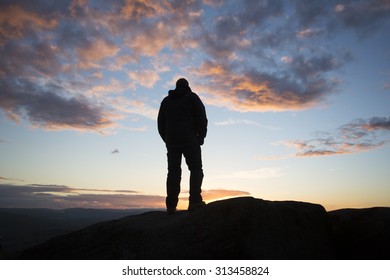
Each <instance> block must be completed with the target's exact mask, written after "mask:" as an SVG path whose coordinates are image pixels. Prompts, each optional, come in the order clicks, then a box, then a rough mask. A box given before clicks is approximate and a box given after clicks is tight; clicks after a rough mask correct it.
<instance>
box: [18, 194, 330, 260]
mask: <svg viewBox="0 0 390 280" xmlns="http://www.w3.org/2000/svg"><path fill="white" fill-rule="evenodd" d="M333 257H334V251H333V246H332V232H331V225H330V223H329V219H328V214H327V212H326V211H325V209H324V208H323V207H322V206H321V205H316V204H310V203H303V202H293V201H283V202H272V201H265V200H261V199H255V198H252V197H241V198H234V199H229V200H223V201H217V202H213V203H210V204H208V205H206V206H205V207H203V208H201V209H199V210H197V211H196V212H194V213H188V212H187V211H179V212H178V213H176V214H175V215H170V216H168V215H167V214H166V213H165V212H161V211H155V212H148V213H144V214H141V215H136V216H130V217H126V218H123V219H119V220H115V221H109V222H104V223H99V224H96V225H93V226H90V227H88V228H85V229H82V230H79V231H76V232H73V233H70V234H67V235H64V236H60V237H57V238H54V239H52V240H50V241H48V242H45V243H43V244H41V245H39V246H35V247H33V248H30V249H27V250H26V251H25V252H24V253H23V254H22V255H21V256H20V259H76V260H77V259H330V258H333Z"/></svg>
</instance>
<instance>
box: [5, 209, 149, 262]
mask: <svg viewBox="0 0 390 280" xmlns="http://www.w3.org/2000/svg"><path fill="white" fill-rule="evenodd" d="M150 210H151V209H128V210H116V209H84V208H71V209H63V210H54V209H40V208H38V209H37V208H34V209H11V208H0V236H1V240H0V245H1V247H2V251H0V259H2V258H14V255H15V254H16V253H17V252H18V251H22V250H24V249H26V248H28V247H30V246H33V245H36V244H39V243H42V242H44V241H47V240H48V239H50V238H52V237H55V236H58V235H62V234H66V233H69V232H71V231H74V230H77V229H81V228H84V227H87V226H89V225H92V224H95V223H98V222H102V221H108V220H114V219H119V218H123V217H126V216H129V215H135V214H140V213H142V212H146V211H150Z"/></svg>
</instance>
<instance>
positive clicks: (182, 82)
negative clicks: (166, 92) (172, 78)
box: [176, 78, 189, 88]
mask: <svg viewBox="0 0 390 280" xmlns="http://www.w3.org/2000/svg"><path fill="white" fill-rule="evenodd" d="M188 87H189V84H188V81H187V80H186V79H184V78H180V79H178V80H177V82H176V88H188Z"/></svg>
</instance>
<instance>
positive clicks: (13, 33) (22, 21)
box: [0, 5, 58, 45]
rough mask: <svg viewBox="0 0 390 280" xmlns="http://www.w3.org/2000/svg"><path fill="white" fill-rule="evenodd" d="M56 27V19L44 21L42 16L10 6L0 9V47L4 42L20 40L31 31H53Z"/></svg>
mask: <svg viewBox="0 0 390 280" xmlns="http://www.w3.org/2000/svg"><path fill="white" fill-rule="evenodd" d="M57 25H58V21H57V20H56V19H44V18H42V16H40V15H38V14H36V13H32V12H29V11H26V10H25V9H23V8H21V7H19V6H17V5H10V6H6V7H2V8H1V9H0V45H2V44H4V42H5V40H8V39H13V38H21V37H23V36H24V34H25V33H26V32H27V31H28V30H31V29H33V30H34V29H53V28H55V27H56V26H57Z"/></svg>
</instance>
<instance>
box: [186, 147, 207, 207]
mask: <svg viewBox="0 0 390 280" xmlns="http://www.w3.org/2000/svg"><path fill="white" fill-rule="evenodd" d="M201 154H202V152H201V149H200V146H199V145H198V144H193V145H189V146H187V147H186V149H185V150H184V157H185V159H186V163H187V165H188V169H189V170H190V172H191V174H190V205H196V204H201V203H202V195H201V192H202V182H203V176H204V175H203V169H202V155H201Z"/></svg>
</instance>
